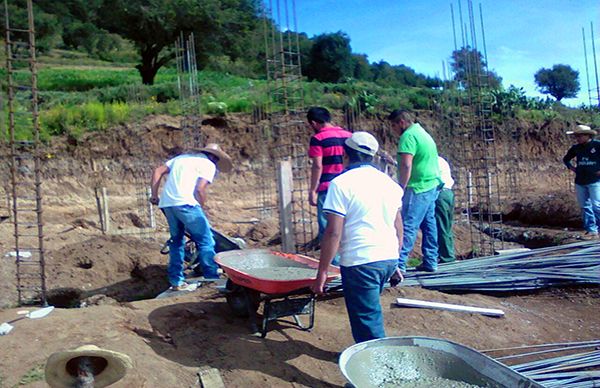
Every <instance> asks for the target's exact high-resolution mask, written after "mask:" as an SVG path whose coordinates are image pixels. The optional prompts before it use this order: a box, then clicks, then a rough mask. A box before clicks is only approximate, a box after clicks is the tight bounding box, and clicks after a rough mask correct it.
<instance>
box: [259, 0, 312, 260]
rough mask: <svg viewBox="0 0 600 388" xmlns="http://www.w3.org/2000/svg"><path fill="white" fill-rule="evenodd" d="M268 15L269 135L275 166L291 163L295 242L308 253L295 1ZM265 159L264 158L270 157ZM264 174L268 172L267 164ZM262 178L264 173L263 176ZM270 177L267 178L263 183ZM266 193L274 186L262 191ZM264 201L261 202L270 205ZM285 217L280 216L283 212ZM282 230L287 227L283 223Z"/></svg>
mask: <svg viewBox="0 0 600 388" xmlns="http://www.w3.org/2000/svg"><path fill="white" fill-rule="evenodd" d="M264 14H265V18H264V20H265V52H266V58H265V67H266V72H267V80H268V85H269V89H268V94H269V99H268V100H269V102H268V106H267V107H266V110H267V116H268V117H269V130H268V135H269V136H270V137H271V140H272V142H273V144H274V150H273V158H272V159H271V161H270V162H271V165H272V166H276V165H278V162H279V161H281V160H286V159H287V160H291V162H292V174H293V177H292V186H293V188H292V202H291V207H292V209H291V213H292V223H293V232H292V233H293V234H294V245H295V247H296V252H301V253H308V251H309V250H310V249H312V248H310V246H311V244H309V243H310V242H311V241H312V240H313V238H314V236H315V233H314V225H313V218H314V216H313V209H311V208H310V207H309V205H308V190H309V176H308V174H309V163H308V162H309V160H308V157H307V151H306V147H307V144H308V136H307V133H306V129H305V128H306V124H305V122H304V119H303V116H302V115H303V114H304V94H303V88H302V82H301V81H302V71H301V57H300V50H299V44H298V35H297V34H296V33H295V32H294V31H297V25H296V10H295V1H293V0H292V1H291V4H290V2H288V1H287V0H286V1H283V2H282V1H279V0H269V1H268V4H265V5H264ZM267 161H268V159H267V158H263V162H265V163H266V162H267ZM262 171H263V172H264V173H266V172H267V171H269V170H268V169H267V168H263V169H262ZM263 178H264V175H263ZM269 180H272V177H271V178H270V179H264V181H265V182H267V181H269ZM262 191H263V192H264V193H265V198H266V197H268V196H269V193H270V188H265V189H264V190H262ZM267 203H268V202H267V201H263V205H265V206H266V205H267ZM280 216H281V215H280ZM282 229H283V228H282Z"/></svg>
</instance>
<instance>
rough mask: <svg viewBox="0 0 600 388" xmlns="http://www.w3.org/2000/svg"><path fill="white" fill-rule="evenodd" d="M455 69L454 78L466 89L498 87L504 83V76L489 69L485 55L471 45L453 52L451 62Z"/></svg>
mask: <svg viewBox="0 0 600 388" xmlns="http://www.w3.org/2000/svg"><path fill="white" fill-rule="evenodd" d="M450 65H451V66H452V70H453V71H454V80H455V81H458V82H459V83H460V84H462V86H463V87H464V88H465V89H469V88H477V87H485V88H490V89H497V88H499V87H500V85H501V84H502V78H501V77H500V76H498V75H497V74H496V73H495V72H493V71H491V70H488V69H487V63H486V61H485V60H484V59H483V55H481V53H480V52H479V51H477V50H476V49H473V48H471V47H469V46H467V47H463V48H461V49H460V50H454V51H453V52H452V61H451V63H450Z"/></svg>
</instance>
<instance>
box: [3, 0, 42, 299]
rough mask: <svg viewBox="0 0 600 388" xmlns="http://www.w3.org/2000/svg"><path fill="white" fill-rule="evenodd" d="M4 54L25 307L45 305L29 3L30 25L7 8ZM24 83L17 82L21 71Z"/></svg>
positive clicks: (20, 283) (17, 250) (17, 249)
mask: <svg viewBox="0 0 600 388" xmlns="http://www.w3.org/2000/svg"><path fill="white" fill-rule="evenodd" d="M4 11H5V34H6V35H5V49H6V74H7V92H8V131H9V133H8V135H9V136H8V137H9V163H10V177H11V178H10V182H11V185H10V186H11V187H10V190H11V196H12V198H11V205H12V222H13V226H14V233H13V236H14V250H13V251H12V253H13V254H14V257H15V263H16V269H17V271H16V277H17V279H16V280H17V295H18V302H19V304H20V305H23V304H42V305H45V304H46V274H45V259H44V230H43V218H42V213H43V209H42V187H41V186H42V181H41V171H40V170H41V168H40V167H41V158H40V156H41V152H42V150H41V142H40V133H39V123H38V95H37V69H36V67H37V66H36V45H35V28H34V18H33V4H32V2H31V0H28V1H27V14H28V17H27V25H18V24H14V20H12V19H11V16H10V13H9V8H8V2H7V1H6V0H5V2H4ZM17 70H18V71H19V77H16V71H17Z"/></svg>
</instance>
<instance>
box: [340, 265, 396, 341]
mask: <svg viewBox="0 0 600 388" xmlns="http://www.w3.org/2000/svg"><path fill="white" fill-rule="evenodd" d="M397 264H398V261H397V260H396V259H393V260H385V261H376V262H374V263H367V264H361V265H355V266H352V267H343V266H342V267H340V270H341V273H342V287H343V288H344V300H345V302H346V310H347V311H348V318H350V327H351V328H352V337H353V338H354V341H355V342H356V343H359V342H363V341H368V340H372V339H375V338H383V337H385V328H384V326H383V311H382V309H381V302H380V300H379V295H380V294H381V291H383V286H384V284H385V283H386V282H387V281H388V280H390V277H391V276H392V275H393V274H394V271H395V270H396V266H397Z"/></svg>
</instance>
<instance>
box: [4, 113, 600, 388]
mask: <svg viewBox="0 0 600 388" xmlns="http://www.w3.org/2000/svg"><path fill="white" fill-rule="evenodd" d="M218 122H219V123H221V122H220V121H218ZM178 123H179V120H178V119H175V118H170V117H154V118H150V119H149V120H146V121H145V122H143V123H141V124H139V125H135V126H129V127H125V128H121V129H117V130H114V131H111V132H108V133H102V134H95V135H90V136H89V137H86V138H84V139H80V140H77V141H74V140H67V139H65V141H62V142H59V141H57V142H56V144H54V145H52V148H51V151H52V155H53V157H52V159H51V160H49V161H47V163H46V166H45V167H46V170H45V171H46V172H45V174H46V175H45V182H44V192H45V193H46V194H45V200H44V201H45V202H44V203H45V207H44V208H45V213H44V216H45V235H46V238H45V245H46V249H47V255H46V257H47V260H48V267H47V278H48V288H49V289H50V293H49V296H50V301H51V303H53V304H54V305H56V306H60V307H61V308H59V309H56V310H55V311H54V312H53V313H52V314H51V315H49V316H48V317H46V318H43V319H40V320H27V319H25V320H21V321H19V322H15V324H14V326H15V329H14V330H13V331H12V332H11V333H10V334H9V335H7V336H3V337H0V349H1V350H0V354H1V355H2V356H1V357H0V387H13V386H15V385H18V384H21V385H24V386H31V387H43V386H45V383H44V382H43V377H42V376H43V374H42V373H41V372H40V370H41V369H43V365H44V364H45V361H46V359H47V357H48V356H49V355H50V354H51V353H53V352H56V351H59V350H65V349H70V348H74V347H77V346H80V345H82V344H95V345H98V346H100V347H106V348H108V349H111V350H117V351H122V352H124V353H126V354H128V355H129V356H130V357H131V358H132V359H133V362H134V365H135V367H134V369H133V370H132V371H131V372H130V373H129V375H128V376H127V377H126V378H125V379H124V380H123V381H121V382H119V383H118V384H116V385H115V386H117V387H169V386H197V383H196V380H197V378H196V376H195V373H196V372H197V370H198V368H200V367H202V366H210V367H214V368H217V369H219V371H220V373H221V375H222V377H223V380H224V381H225V384H226V386H228V387H262V386H277V387H279V386H281V387H286V386H290V387H300V386H307V387H321V386H323V387H327V386H342V385H343V384H344V379H343V377H342V376H341V374H340V372H339V368H338V367H337V357H338V354H339V352H341V351H342V350H343V349H345V348H346V347H347V346H349V345H351V344H352V343H353V342H352V337H351V333H350V328H349V324H348V320H347V315H346V312H345V306H344V300H343V298H335V299H328V300H320V301H318V303H317V310H316V311H317V315H316V325H315V328H314V329H313V330H312V331H311V332H304V331H301V330H298V329H297V328H295V327H294V326H293V325H291V324H289V323H283V322H281V323H274V324H273V326H272V328H273V330H272V331H270V332H269V334H268V336H267V338H266V339H261V338H258V337H255V336H253V335H252V334H251V333H250V330H249V327H248V322H247V320H245V319H241V318H235V317H234V316H233V315H232V313H231V311H230V310H229V307H228V305H227V303H226V301H225V298H224V297H223V296H222V295H221V294H220V293H218V292H217V290H216V289H214V288H212V287H209V286H206V287H203V288H201V289H200V290H198V291H197V292H194V293H190V294H189V295H185V296H181V297H176V298H168V299H160V300H156V299H146V298H151V297H153V296H155V295H156V294H158V293H159V292H161V291H163V290H165V289H166V288H167V282H166V279H165V274H166V262H167V257H166V256H164V255H161V254H160V253H159V250H160V248H161V246H162V244H163V243H164V241H165V239H166V237H167V233H166V224H165V222H164V220H163V219H162V216H161V215H160V214H158V215H157V217H156V219H157V222H158V231H157V232H156V233H154V234H152V235H150V236H148V237H147V238H144V239H141V238H139V237H137V236H107V235H103V234H102V232H101V230H100V224H99V220H98V214H97V209H96V200H95V197H94V191H93V188H94V187H95V185H96V184H97V183H98V182H99V181H100V182H102V184H103V185H105V186H106V187H107V188H108V191H109V193H110V207H111V222H112V225H113V226H114V228H115V230H122V229H125V228H132V227H136V225H138V224H139V216H138V214H137V213H136V212H135V211H134V210H135V209H136V208H137V207H138V205H137V204H136V200H135V195H136V194H135V186H136V185H137V184H138V183H139V182H140V179H142V178H140V177H139V176H137V175H136V171H138V170H139V169H145V170H146V173H147V172H148V170H151V169H152V167H153V166H154V165H155V164H156V163H158V162H160V160H162V159H164V158H165V157H166V155H167V154H170V153H173V152H175V151H176V149H177V147H178V144H180V141H181V131H178V130H177V128H178ZM519 125H524V124H522V123H520V124H519ZM528 130H530V131H533V130H534V129H531V128H529V129H528ZM542 130H544V131H549V129H548V128H546V127H544V128H541V129H538V132H539V131H542ZM203 131H205V135H206V138H207V140H209V141H213V140H214V141H217V142H220V143H221V144H223V145H224V146H225V149H226V150H228V151H230V152H231V153H232V154H233V156H234V158H235V159H236V160H237V161H238V164H237V165H236V169H235V171H234V172H233V173H232V174H229V175H225V174H223V175H222V176H220V177H219V178H218V180H217V181H216V182H215V184H214V185H212V186H213V187H211V189H210V193H209V209H208V214H209V218H210V219H211V222H212V223H213V226H214V227H215V228H216V229H217V230H219V231H222V232H224V233H226V234H228V235H231V236H236V237H242V238H244V239H245V240H246V241H247V242H248V244H249V246H250V247H264V246H267V245H268V244H269V243H271V244H275V245H272V246H273V247H275V248H276V247H277V245H276V244H277V237H278V227H277V223H276V222H275V220H274V218H266V219H263V220H262V221H260V222H255V221H256V219H257V218H258V213H257V211H256V209H255V207H256V206H257V199H258V196H259V194H258V193H259V188H258V186H257V184H256V177H257V175H256V169H254V168H253V166H254V164H255V159H254V158H255V156H256V155H257V153H258V152H259V149H260V147H259V145H257V140H256V139H257V136H258V135H257V133H258V132H259V130H258V129H256V126H253V125H251V124H250V123H247V122H245V121H244V120H243V118H235V117H234V118H230V119H229V121H228V122H226V123H225V124H224V125H223V124H222V123H221V124H219V125H217V126H212V125H208V126H205V127H203ZM536 133H537V132H536ZM234 135H235V136H234ZM549 137H550V136H546V137H544V141H547V139H548V138H549ZM234 145H235V147H234ZM529 146H531V147H533V148H535V147H534V144H533V143H531V144H529ZM556 146H557V147H558V146H559V145H556ZM544 147H546V148H548V144H545V145H544ZM544 147H540V149H543V148H544ZM533 148H532V149H533ZM546 156H548V155H546ZM92 159H95V160H96V161H97V162H98V164H99V165H100V168H99V169H96V172H94V171H93V170H92V163H91V160H92ZM548 159H550V158H548ZM527 162H528V163H529V164H526V163H525V162H523V165H522V166H521V167H522V169H523V170H524V172H525V174H526V173H527V171H540V168H539V161H527ZM548 163H550V162H548ZM552 163H554V162H552ZM542 170H544V171H551V169H549V168H545V169H542ZM146 178H147V176H146V177H144V178H143V179H146ZM559 178H560V176H550V177H549V178H541V177H540V178H539V181H540V182H546V184H545V185H544V184H539V185H533V183H532V186H531V187H529V188H528V190H527V192H528V194H524V193H521V196H520V197H519V198H520V199H519V198H513V199H511V200H509V199H507V200H506V201H505V203H506V210H505V211H504V213H505V215H506V216H507V218H508V219H509V222H510V225H507V228H506V230H507V236H508V235H510V236H512V237H511V239H513V240H516V241H518V242H519V243H521V244H525V245H528V244H530V245H531V247H535V245H536V244H537V245H539V246H541V245H544V244H550V243H553V244H560V243H565V242H569V241H574V240H576V239H577V238H578V235H579V234H580V230H578V229H577V228H578V227H579V225H578V223H577V222H578V221H577V219H578V212H577V208H576V205H575V203H574V195H572V193H569V192H568V191H567V190H554V191H553V190H551V188H554V189H557V188H561V187H563V186H564V187H567V186H568V184H567V183H564V184H563V183H560V182H562V181H559V180H558V179H559ZM552 179H554V181H553V183H549V182H551V181H552ZM2 210H3V209H2V208H0V211H2ZM0 216H2V214H0ZM561 220H562V221H561ZM567 220H571V221H567ZM569 222H570V223H569ZM455 234H456V240H457V251H458V253H459V254H460V255H461V256H464V257H467V256H469V253H470V246H471V243H470V230H469V229H468V228H467V227H466V226H465V225H464V224H463V223H461V222H458V223H457V224H456V225H455ZM11 235H12V224H11V223H10V221H3V222H0V236H2V237H0V253H2V256H1V257H0V261H1V265H0V306H4V308H2V309H0V322H5V321H10V320H12V319H15V318H16V317H17V316H18V315H17V311H18V310H20V309H19V308H17V307H16V305H15V303H16V291H15V290H16V287H15V268H14V263H13V259H11V258H10V257H5V256H4V253H6V252H9V251H10V250H11V249H12V247H13V245H12V244H13V242H12V239H11ZM415 256H416V257H418V252H415ZM400 296H403V297H409V298H416V299H425V300H430V301H437V302H448V303H459V304H465V305H472V306H480V307H489V308H499V309H502V310H504V311H505V313H506V316H505V317H504V318H500V319H497V318H489V317H484V316H480V315H474V314H460V313H452V312H446V311H434V310H418V309H406V308H397V307H394V306H393V301H394V300H395V298H396V297H400ZM382 304H383V306H384V311H385V323H386V328H387V331H388V335H421V336H432V337H437V338H444V339H449V340H452V341H456V342H459V343H462V344H464V345H467V346H471V347H473V348H475V349H480V350H483V349H489V348H497V347H506V346H517V345H522V344H534V343H549V342H566V341H584V340H591V339H596V338H597V336H598V333H599V332H600V314H598V313H597V312H598V308H599V307H600V290H599V289H598V288H586V289H560V290H546V291H542V292H536V293H532V294H529V295H519V296H504V297H493V296H486V295H477V294H467V295H448V294H443V293H439V292H435V291H428V290H423V289H419V288H409V287H399V288H396V289H388V290H386V291H385V292H384V294H383V296H382ZM78 306H86V307H84V308H66V307H78Z"/></svg>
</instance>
